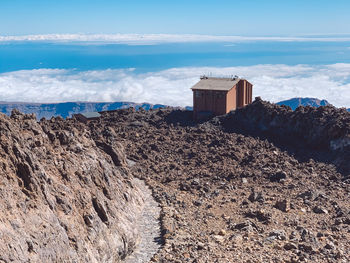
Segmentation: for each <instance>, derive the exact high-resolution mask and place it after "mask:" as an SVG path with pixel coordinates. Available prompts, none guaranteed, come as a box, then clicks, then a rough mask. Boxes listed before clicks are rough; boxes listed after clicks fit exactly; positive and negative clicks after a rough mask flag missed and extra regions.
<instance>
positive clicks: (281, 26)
mask: <svg viewBox="0 0 350 263" xmlns="http://www.w3.org/2000/svg"><path fill="white" fill-rule="evenodd" d="M349 10H350V1H348V0H333V1H329V0H293V1H290V0H286V1H281V0H249V1H247V0H246V1H242V0H240V1H235V0H215V1H214V0H211V1H208V0H200V1H199V0H191V1H189V0H176V1H164V0H148V1H144V0H142V1H141V0H128V1H124V0H123V1H120V0H60V1H47V0H1V1H0V35H3V36H4V35H5V36H6V35H28V34H67V33H74V34H77V33H80V34H116V33H122V34H126V33H137V34H208V35H241V36H277V35H278V36H290V35H298V36H300V35H310V34H311V35H315V34H319V35H329V34H348V33H350V29H349V24H350V16H349Z"/></svg>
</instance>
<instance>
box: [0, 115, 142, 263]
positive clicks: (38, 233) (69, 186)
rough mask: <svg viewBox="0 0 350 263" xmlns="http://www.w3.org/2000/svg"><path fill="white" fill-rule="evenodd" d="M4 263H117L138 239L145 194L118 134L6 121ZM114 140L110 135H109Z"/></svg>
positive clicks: (0, 151) (1, 201)
mask: <svg viewBox="0 0 350 263" xmlns="http://www.w3.org/2000/svg"><path fill="white" fill-rule="evenodd" d="M0 131H1V137H0V167H1V168H0V169H1V170H0V208H1V209H0V210H1V213H0V222H1V224H0V262H119V260H120V259H122V258H124V257H125V256H126V255H128V254H130V253H132V251H133V249H134V248H135V244H136V242H137V239H138V236H139V235H138V234H139V233H137V229H135V225H136V223H137V222H136V220H137V218H138V216H139V214H140V213H141V211H142V207H143V193H142V192H141V191H140V190H139V189H138V188H137V186H136V185H134V184H133V183H132V181H131V177H130V174H129V171H128V168H127V166H126V159H125V155H124V153H123V148H122V146H121V144H120V143H119V142H118V137H116V136H115V134H114V133H113V131H110V132H109V133H108V136H107V137H104V135H101V136H99V137H98V138H95V140H94V139H93V138H92V136H91V133H90V131H89V130H88V129H86V127H84V126H83V125H82V124H80V123H78V122H75V121H74V120H69V121H64V120H63V119H62V118H53V119H51V120H50V121H42V122H40V123H37V121H36V118H35V116H34V115H23V114H21V113H19V112H18V111H13V112H12V115H11V117H7V116H5V115H0ZM106 132H108V131H106Z"/></svg>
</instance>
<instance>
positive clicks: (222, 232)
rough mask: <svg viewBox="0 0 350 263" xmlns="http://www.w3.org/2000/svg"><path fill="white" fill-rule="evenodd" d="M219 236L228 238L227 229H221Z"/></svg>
mask: <svg viewBox="0 0 350 263" xmlns="http://www.w3.org/2000/svg"><path fill="white" fill-rule="evenodd" d="M218 234H219V235H220V236H226V234H227V233H226V231H225V229H221V230H220V231H219V233H218Z"/></svg>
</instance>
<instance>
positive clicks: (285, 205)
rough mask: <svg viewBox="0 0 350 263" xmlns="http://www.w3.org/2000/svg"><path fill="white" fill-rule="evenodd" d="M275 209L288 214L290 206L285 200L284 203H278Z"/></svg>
mask: <svg viewBox="0 0 350 263" xmlns="http://www.w3.org/2000/svg"><path fill="white" fill-rule="evenodd" d="M274 207H275V208H277V209H278V210H281V211H282V212H288V211H289V209H290V204H289V202H288V201H287V200H286V199H285V200H282V201H277V202H276V204H275V205H274Z"/></svg>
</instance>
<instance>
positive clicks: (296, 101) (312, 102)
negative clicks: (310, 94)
mask: <svg viewBox="0 0 350 263" xmlns="http://www.w3.org/2000/svg"><path fill="white" fill-rule="evenodd" d="M276 104H278V105H286V106H289V107H291V108H292V110H295V109H296V108H298V107H299V106H312V107H319V106H327V105H331V104H330V103H329V102H328V101H326V100H319V99H317V98H292V99H289V100H283V101H280V102H277V103H276Z"/></svg>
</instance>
